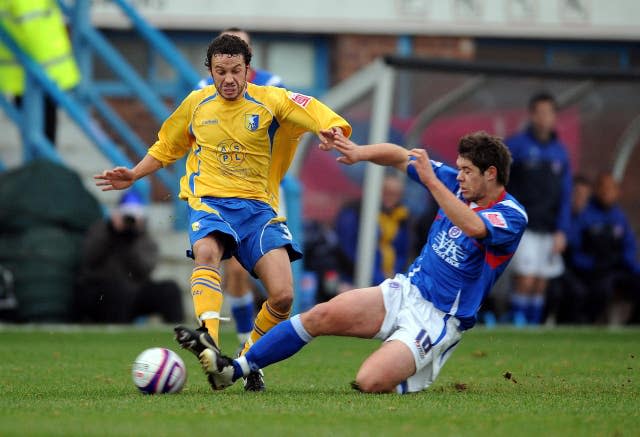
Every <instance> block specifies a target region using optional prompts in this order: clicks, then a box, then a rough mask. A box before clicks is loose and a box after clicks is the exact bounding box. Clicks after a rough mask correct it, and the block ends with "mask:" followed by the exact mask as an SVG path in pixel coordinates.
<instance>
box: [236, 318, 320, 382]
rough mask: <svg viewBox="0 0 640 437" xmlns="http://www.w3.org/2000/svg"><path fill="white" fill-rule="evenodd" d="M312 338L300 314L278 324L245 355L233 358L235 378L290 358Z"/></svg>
mask: <svg viewBox="0 0 640 437" xmlns="http://www.w3.org/2000/svg"><path fill="white" fill-rule="evenodd" d="M311 340H313V337H312V336H311V335H309V333H308V332H307V331H306V330H305V329H304V326H302V322H301V321H300V316H299V315H296V316H294V317H292V318H291V319H289V320H286V321H284V322H282V323H279V324H277V325H276V326H274V327H273V328H272V329H271V330H269V332H267V333H266V334H265V335H264V336H262V338H260V340H258V341H257V342H256V343H255V344H254V345H252V346H251V348H250V349H249V351H248V352H247V353H246V354H244V356H242V357H240V358H238V359H235V360H233V367H234V374H233V380H234V381H235V380H236V379H238V378H240V377H242V376H246V375H248V374H249V372H251V371H252V370H257V369H262V368H264V367H267V366H268V365H270V364H273V363H277V362H278V361H282V360H284V359H286V358H289V357H290V356H292V355H293V354H295V353H296V352H298V351H299V350H300V349H302V348H303V346H305V345H306V344H307V343H309V342H310V341H311Z"/></svg>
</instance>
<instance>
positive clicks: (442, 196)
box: [409, 149, 487, 238]
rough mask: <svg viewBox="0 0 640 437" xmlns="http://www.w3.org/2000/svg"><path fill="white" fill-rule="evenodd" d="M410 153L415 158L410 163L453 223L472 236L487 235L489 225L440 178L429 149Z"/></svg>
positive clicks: (481, 236) (414, 150) (482, 236)
mask: <svg viewBox="0 0 640 437" xmlns="http://www.w3.org/2000/svg"><path fill="white" fill-rule="evenodd" d="M409 155H410V156H411V157H413V158H415V159H414V160H411V161H409V165H411V166H413V167H414V168H415V169H416V172H417V173H418V177H419V178H420V181H422V183H423V184H424V185H425V187H427V189H428V190H429V191H430V192H431V195H432V196H433V198H434V199H435V200H436V202H437V203H438V205H439V206H440V208H442V210H443V211H444V213H445V214H446V215H447V217H449V219H450V220H451V221H452V222H453V224H454V225H456V226H458V227H459V228H460V229H461V230H462V232H464V233H465V234H466V235H468V236H469V237H471V238H484V237H486V236H487V227H486V226H485V224H484V222H483V221H482V219H481V218H480V217H478V215H477V214H476V213H475V212H474V211H473V210H472V209H471V208H469V206H467V204H465V203H463V202H462V201H461V200H460V199H458V198H457V197H456V196H455V195H454V194H453V193H452V192H451V191H450V190H449V189H448V188H447V187H446V186H445V185H444V184H443V183H442V181H440V179H438V177H437V176H436V174H435V172H434V171H433V166H432V165H431V160H430V159H429V154H428V153H427V151H426V150H424V149H413V150H411V151H410V152H409Z"/></svg>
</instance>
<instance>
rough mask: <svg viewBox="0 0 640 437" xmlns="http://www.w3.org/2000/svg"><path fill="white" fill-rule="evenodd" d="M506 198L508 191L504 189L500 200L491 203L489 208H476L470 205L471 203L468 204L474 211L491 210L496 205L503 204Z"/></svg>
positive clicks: (499, 197)
mask: <svg viewBox="0 0 640 437" xmlns="http://www.w3.org/2000/svg"><path fill="white" fill-rule="evenodd" d="M506 196H507V190H504V189H503V190H502V193H500V195H499V196H498V198H497V199H496V200H494V201H493V202H491V203H489V204H488V205H487V206H477V205H476V206H472V204H471V203H469V202H467V205H469V206H470V207H471V209H472V210H474V211H482V210H484V209H489V208H491V207H492V206H493V205H495V204H496V203H499V202H502V201H503V200H504V198H505V197H506Z"/></svg>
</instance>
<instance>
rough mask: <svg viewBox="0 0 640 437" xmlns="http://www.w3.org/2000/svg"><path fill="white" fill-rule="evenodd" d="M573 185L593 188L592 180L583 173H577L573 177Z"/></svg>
mask: <svg viewBox="0 0 640 437" xmlns="http://www.w3.org/2000/svg"><path fill="white" fill-rule="evenodd" d="M573 185H574V186H576V185H588V186H591V179H589V178H588V177H587V176H586V175H584V174H582V173H576V174H574V175H573Z"/></svg>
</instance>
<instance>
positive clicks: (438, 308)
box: [200, 130, 527, 393]
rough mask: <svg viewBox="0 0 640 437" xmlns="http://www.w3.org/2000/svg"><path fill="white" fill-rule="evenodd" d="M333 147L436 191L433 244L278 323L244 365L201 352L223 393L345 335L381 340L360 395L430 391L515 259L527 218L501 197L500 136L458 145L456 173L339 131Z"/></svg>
mask: <svg viewBox="0 0 640 437" xmlns="http://www.w3.org/2000/svg"><path fill="white" fill-rule="evenodd" d="M333 143H334V147H335V149H337V150H338V151H339V152H340V153H341V154H342V156H340V157H339V158H338V161H339V162H341V163H343V164H347V165H351V164H354V163H356V162H360V161H370V162H373V163H376V164H379V165H387V166H393V167H396V168H398V169H401V170H403V171H406V172H407V174H408V176H409V177H410V178H411V179H413V180H415V181H416V182H418V183H420V184H422V185H423V186H424V187H425V188H426V189H428V190H429V191H430V192H431V194H432V195H433V197H434V199H435V200H436V201H437V202H438V205H439V207H440V210H439V211H438V214H437V216H436V219H435V221H434V223H433V225H432V226H431V229H430V231H429V235H428V239H427V243H426V244H425V246H424V247H423V249H422V252H421V253H420V255H419V256H418V258H416V260H415V261H414V262H413V264H412V265H411V266H410V267H409V270H408V272H407V273H406V274H404V275H403V274H398V275H396V276H395V277H394V278H391V279H387V280H385V281H384V282H382V283H381V284H380V285H378V286H375V287H369V288H363V289H357V290H352V291H348V292H345V293H342V294H340V295H338V296H336V297H335V298H333V299H331V300H330V301H328V302H326V303H321V304H319V305H316V306H315V307H313V308H312V309H311V310H309V311H308V312H306V313H303V314H300V315H296V316H294V317H292V318H291V319H290V320H288V321H285V322H282V323H280V324H279V325H277V326H276V327H274V328H273V329H271V330H270V331H269V332H268V333H267V334H266V335H265V336H263V337H262V338H261V339H260V340H258V341H257V342H256V343H255V344H254V345H253V346H252V348H251V349H250V350H249V351H248V352H247V353H246V354H245V355H244V356H242V357H240V358H237V359H235V360H231V359H230V358H228V357H226V356H223V355H221V353H220V352H219V351H218V350H214V349H206V350H205V351H203V352H202V354H201V355H200V362H201V364H202V366H203V369H204V370H205V372H207V373H208V374H209V375H210V376H211V379H213V380H214V381H215V385H216V388H218V389H222V388H225V387H227V386H229V385H231V384H233V382H235V381H236V380H237V379H239V378H241V377H242V376H243V375H247V374H249V373H250V372H251V371H255V370H256V369H260V368H263V367H265V366H268V365H270V364H273V363H275V362H278V361H281V360H283V359H286V358H288V357H290V356H292V355H293V354H295V353H296V352H298V351H299V350H300V349H301V348H302V347H303V346H305V345H306V344H307V343H309V342H310V341H311V340H312V339H314V338H315V337H317V336H321V335H340V336H351V337H360V338H376V339H380V340H383V344H382V346H381V347H380V348H379V349H377V350H376V351H375V352H373V353H372V354H371V355H370V356H369V357H368V358H367V359H366V360H365V361H364V363H363V364H362V366H361V367H360V370H359V371H358V373H357V376H356V379H355V381H354V383H353V387H354V388H356V389H358V390H360V391H363V392H369V393H387V392H398V393H409V392H417V391H420V390H424V389H426V388H427V387H429V386H430V385H431V384H432V383H433V381H434V380H435V379H436V377H437V376H438V373H439V372H440V369H441V368H442V366H443V365H444V363H445V362H446V361H447V359H448V358H449V357H450V356H451V354H452V352H453V351H454V349H455V348H456V346H457V345H458V343H459V341H460V339H461V336H462V332H464V331H465V330H467V329H470V328H471V327H473V326H474V324H475V323H476V316H477V312H478V309H479V307H480V305H481V303H482V301H483V299H484V297H485V296H486V295H487V294H488V293H489V291H490V290H491V287H492V286H493V284H494V283H495V282H496V280H497V279H498V277H499V276H500V274H502V272H504V270H505V268H506V266H507V264H508V263H509V260H510V259H511V257H512V256H513V254H514V252H515V251H516V248H517V246H518V243H519V242H520V238H521V237H522V234H523V232H524V229H525V227H526V225H527V214H526V212H525V210H524V208H523V207H522V205H520V204H519V203H518V201H517V200H516V199H515V198H513V197H512V196H511V195H509V194H508V193H507V192H506V191H505V186H506V184H507V182H508V179H509V167H510V165H511V155H510V153H509V150H508V148H507V147H506V146H505V145H504V143H503V142H502V140H501V139H500V138H497V137H493V136H490V135H488V134H486V133H484V132H477V133H474V134H471V135H467V136H464V137H463V138H461V139H460V142H459V144H458V157H457V160H456V166H457V170H456V169H453V168H451V167H448V166H445V165H443V164H442V163H439V162H435V161H431V160H430V159H429V155H428V153H427V151H426V150H424V149H413V150H411V151H409V150H407V149H405V148H403V147H400V146H397V145H394V144H389V143H383V144H372V145H365V146H358V145H356V144H355V143H353V142H352V141H350V140H348V139H347V138H345V137H344V136H343V135H342V134H341V133H340V132H338V131H337V130H335V133H334V139H333ZM320 147H321V148H323V149H325V150H328V149H331V148H332V147H331V146H322V145H321V146H320Z"/></svg>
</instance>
